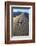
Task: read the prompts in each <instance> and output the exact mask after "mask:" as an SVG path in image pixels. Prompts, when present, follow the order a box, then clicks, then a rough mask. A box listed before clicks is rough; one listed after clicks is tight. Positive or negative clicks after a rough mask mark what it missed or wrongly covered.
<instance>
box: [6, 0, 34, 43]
mask: <svg viewBox="0 0 36 46" xmlns="http://www.w3.org/2000/svg"><path fill="white" fill-rule="evenodd" d="M17 11H18V12H17ZM14 12H15V13H14ZM20 12H21V13H25V12H26V13H25V14H24V15H25V16H26V15H27V17H24V18H27V19H24V18H23V19H22V20H24V21H23V23H24V22H25V23H26V24H27V23H28V24H29V25H28V24H27V26H25V27H24V26H22V25H21V26H20V27H21V28H20V30H19V29H18V27H19V26H17V28H15V27H16V26H13V25H15V24H14V22H15V23H16V22H17V19H16V21H15V19H14V18H16V16H18V15H20V14H21V13H20ZM27 13H29V15H28V14H27ZM21 15H22V14H21ZM12 18H13V19H12ZM17 18H19V17H17ZM20 20H21V19H20ZM25 20H26V21H28V22H26V21H25ZM20 23H21V22H20ZM26 24H25V25H26ZM27 27H28V28H27ZM17 30H18V32H17ZM23 30H24V32H25V31H26V32H27V33H28V32H29V33H28V34H26V32H25V33H19V31H20V32H22V31H23ZM11 31H12V32H11ZM13 31H16V32H17V33H16V32H15V33H14V32H13ZM34 42H35V3H34V2H12V1H6V2H5V44H16V43H34Z"/></svg>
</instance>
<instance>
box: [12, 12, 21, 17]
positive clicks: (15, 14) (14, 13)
mask: <svg viewBox="0 0 36 46" xmlns="http://www.w3.org/2000/svg"><path fill="white" fill-rule="evenodd" d="M21 13H22V12H13V16H14V17H15V16H18V15H20V14H21Z"/></svg>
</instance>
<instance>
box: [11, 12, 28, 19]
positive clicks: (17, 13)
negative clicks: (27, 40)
mask: <svg viewBox="0 0 36 46" xmlns="http://www.w3.org/2000/svg"><path fill="white" fill-rule="evenodd" d="M22 13H24V14H23V15H25V16H26V17H27V19H29V13H27V12H13V13H12V14H13V17H16V16H19V15H20V14H22Z"/></svg>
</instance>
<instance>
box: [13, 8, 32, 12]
mask: <svg viewBox="0 0 36 46" xmlns="http://www.w3.org/2000/svg"><path fill="white" fill-rule="evenodd" d="M29 10H30V11H31V9H15V8H14V9H13V12H18V11H19V12H27V13H29Z"/></svg>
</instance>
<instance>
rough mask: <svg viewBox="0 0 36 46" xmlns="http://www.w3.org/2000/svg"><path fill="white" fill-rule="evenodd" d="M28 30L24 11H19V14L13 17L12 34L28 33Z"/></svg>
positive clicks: (27, 21)
mask: <svg viewBox="0 0 36 46" xmlns="http://www.w3.org/2000/svg"><path fill="white" fill-rule="evenodd" d="M28 32H29V20H28V19H27V18H26V16H25V15H24V13H21V14H20V15H19V16H16V17H13V35H14V36H21V35H28Z"/></svg>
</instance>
